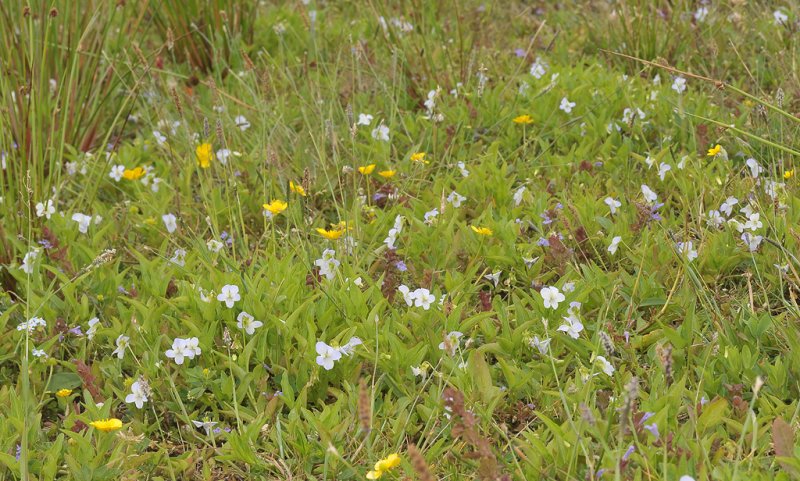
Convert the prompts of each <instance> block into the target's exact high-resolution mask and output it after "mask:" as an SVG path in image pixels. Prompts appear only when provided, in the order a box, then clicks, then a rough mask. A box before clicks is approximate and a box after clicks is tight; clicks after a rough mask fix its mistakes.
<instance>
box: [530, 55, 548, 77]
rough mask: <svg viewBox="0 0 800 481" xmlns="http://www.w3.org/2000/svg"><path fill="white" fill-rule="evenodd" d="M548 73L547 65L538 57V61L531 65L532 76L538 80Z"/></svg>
mask: <svg viewBox="0 0 800 481" xmlns="http://www.w3.org/2000/svg"><path fill="white" fill-rule="evenodd" d="M546 73H547V63H545V61H544V60H542V59H541V58H540V57H536V60H535V61H534V62H533V65H531V75H533V76H534V77H535V78H536V80H539V79H540V78H542V77H544V74H546Z"/></svg>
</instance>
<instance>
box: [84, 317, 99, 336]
mask: <svg viewBox="0 0 800 481" xmlns="http://www.w3.org/2000/svg"><path fill="white" fill-rule="evenodd" d="M99 326H100V319H98V318H96V317H93V318H91V319H89V329H87V330H86V337H87V338H89V340H90V341H91V340H92V339H94V335H95V334H97V329H98V327H99Z"/></svg>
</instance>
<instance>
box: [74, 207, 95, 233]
mask: <svg viewBox="0 0 800 481" xmlns="http://www.w3.org/2000/svg"><path fill="white" fill-rule="evenodd" d="M72 220H74V221H75V222H77V223H78V231H79V232H80V233H81V234H85V233H86V232H88V231H89V225H90V224H91V223H92V216H90V215H86V214H81V213H80V212H76V213H74V214H72Z"/></svg>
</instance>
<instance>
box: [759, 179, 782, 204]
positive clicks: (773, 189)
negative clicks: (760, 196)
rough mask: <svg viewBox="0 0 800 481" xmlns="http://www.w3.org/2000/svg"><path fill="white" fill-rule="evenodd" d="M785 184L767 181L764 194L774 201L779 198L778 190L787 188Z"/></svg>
mask: <svg viewBox="0 0 800 481" xmlns="http://www.w3.org/2000/svg"><path fill="white" fill-rule="evenodd" d="M785 186H786V184H784V183H783V182H775V181H774V180H767V181H766V182H764V193H766V194H767V195H768V196H770V198H771V199H772V200H775V199H776V198H777V197H778V189H780V188H783V187H785Z"/></svg>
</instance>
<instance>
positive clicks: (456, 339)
mask: <svg viewBox="0 0 800 481" xmlns="http://www.w3.org/2000/svg"><path fill="white" fill-rule="evenodd" d="M463 336H464V334H463V333H461V332H458V331H450V332H449V333H448V334H447V335H446V336H444V341H442V342H440V343H439V349H441V350H442V351H445V352H447V354H449V355H450V356H455V355H456V350H457V349H458V345H459V344H460V343H461V341H460V339H461V338H462V337H463Z"/></svg>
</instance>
